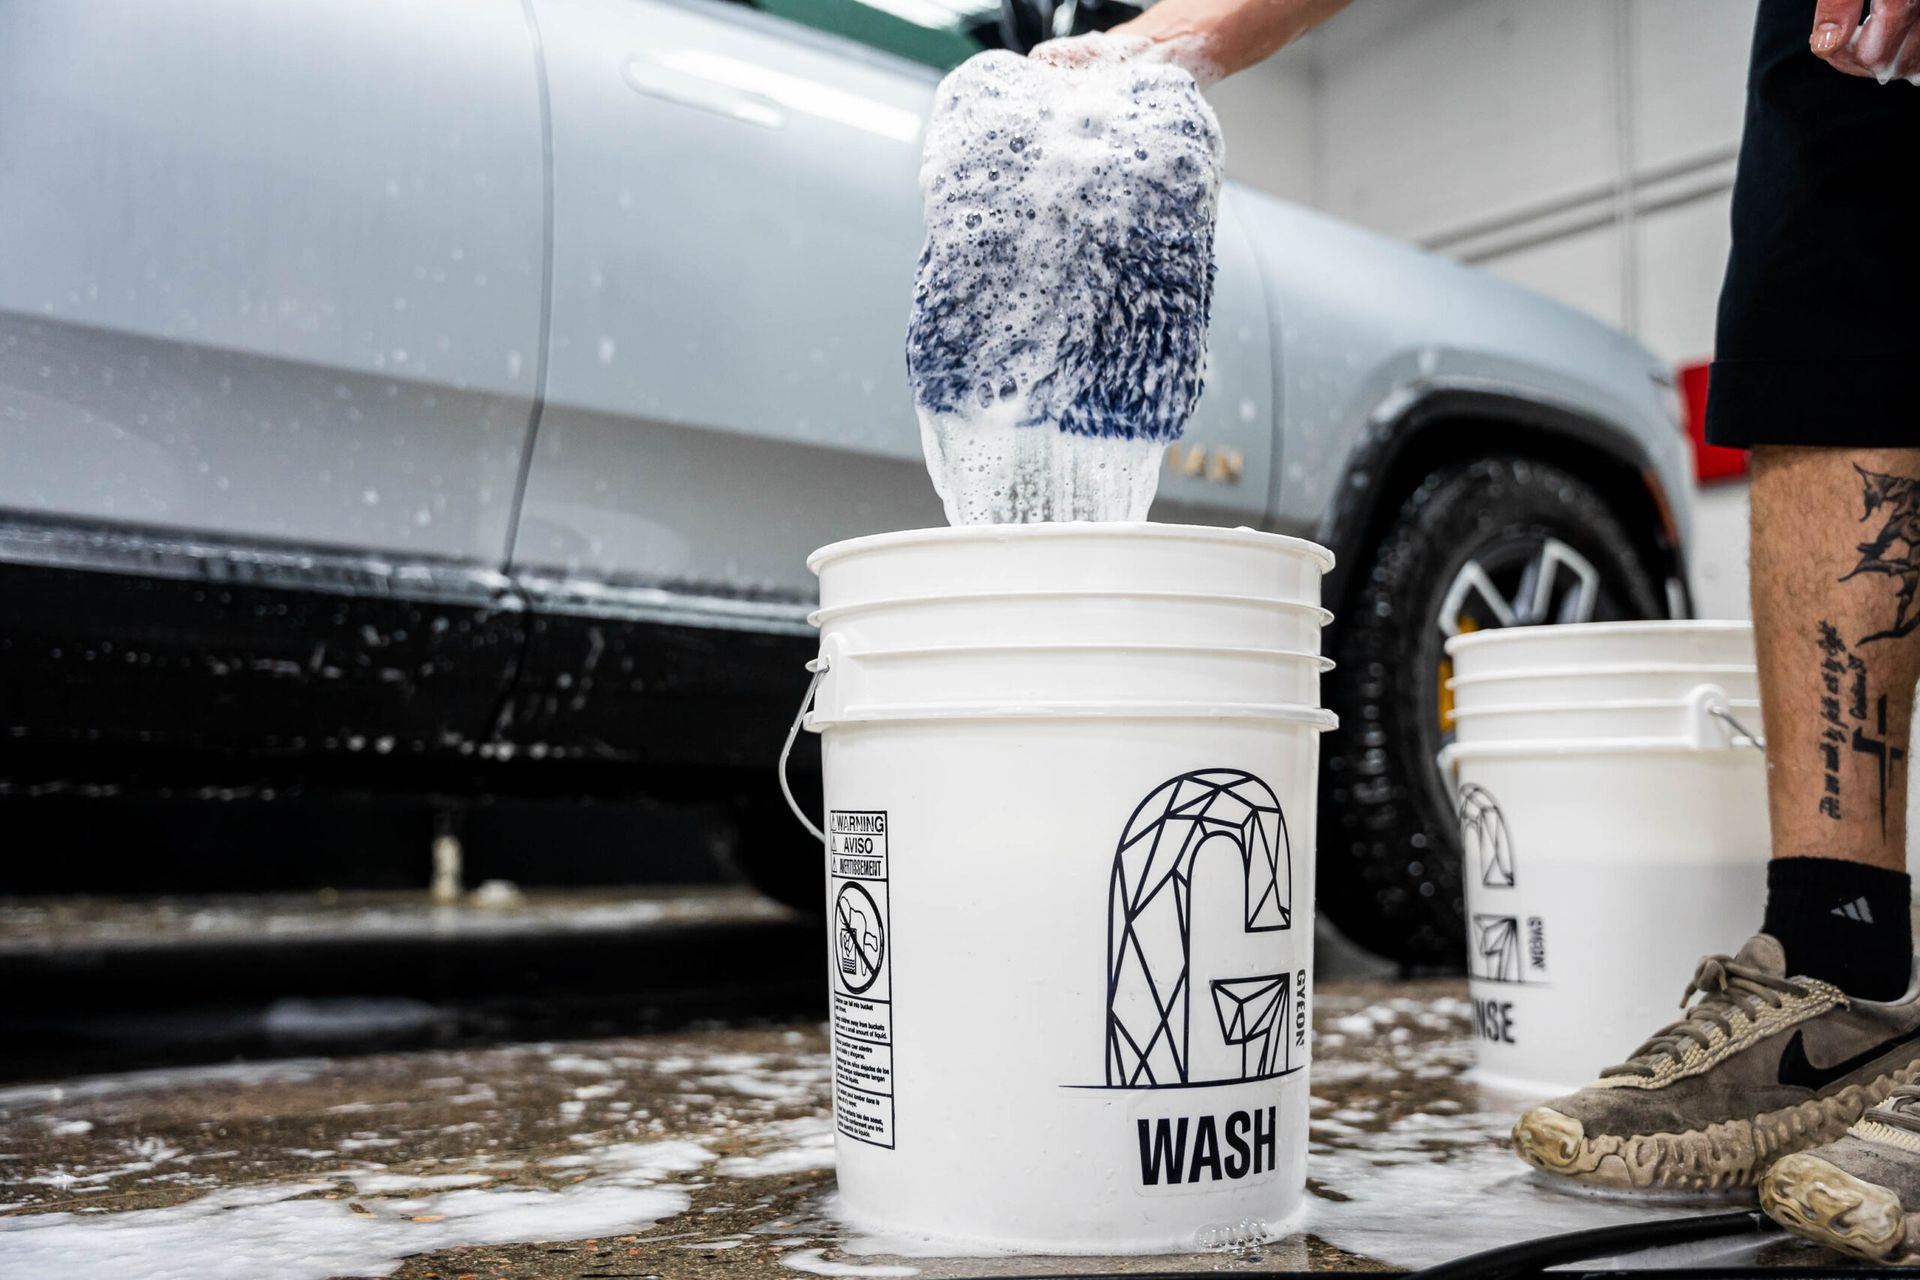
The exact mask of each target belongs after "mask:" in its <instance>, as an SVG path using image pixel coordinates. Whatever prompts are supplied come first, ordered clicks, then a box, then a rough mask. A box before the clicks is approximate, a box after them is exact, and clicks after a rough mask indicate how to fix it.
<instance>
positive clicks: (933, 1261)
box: [0, 979, 1833, 1280]
mask: <svg viewBox="0 0 1920 1280" xmlns="http://www.w3.org/2000/svg"><path fill="white" fill-rule="evenodd" d="M1469 1012H1470V1010H1469V1006H1468V1003H1467V1001H1466V999H1465V990H1464V985H1463V984H1461V983H1458V982H1455V981H1450V980H1429V981H1416V982H1385V981H1380V980H1372V979H1367V980H1356V979H1345V980H1328V981H1323V982H1322V983H1321V984H1320V986H1319V989H1318V991H1317V999H1316V1008H1315V1012H1314V1025H1315V1033H1316V1039H1315V1046H1316V1047H1315V1061H1314V1064H1313V1067H1312V1087H1313V1125H1312V1133H1311V1140H1312V1145H1311V1154H1310V1158H1309V1166H1308V1172H1309V1177H1310V1180H1311V1181H1310V1185H1309V1192H1310V1195H1309V1203H1308V1206H1307V1208H1306V1209H1305V1210H1304V1211H1303V1212H1302V1214H1301V1215H1299V1216H1298V1217H1296V1219H1295V1220H1293V1221H1290V1222H1287V1223H1275V1224H1269V1225H1270V1226H1271V1227H1272V1228H1273V1229H1274V1231H1275V1232H1276V1233H1278V1238H1277V1239H1275V1240H1273V1241H1271V1242H1269V1243H1264V1244H1260V1245H1257V1246H1252V1247H1242V1248H1236V1249H1228V1250H1215V1251H1210V1252H1201V1253H1195V1254H1192V1255H1186V1256H1180V1257H1155V1258H1033V1257H1010V1256H998V1257H973V1258H952V1257H941V1256H938V1252H937V1250H935V1249H933V1248H931V1247H930V1246H928V1245H926V1244H924V1243H922V1242H916V1241H912V1240H899V1239H876V1238H872V1237H868V1236H864V1235H862V1234H860V1233H858V1232H855V1231H851V1230H849V1229H847V1228H845V1227H843V1226H841V1225H840V1224H839V1223H838V1222H837V1221H836V1220H835V1217H834V1199H833V1173H832V1129H831V1119H830V1113H829V1098H830V1090H829V1085H830V1068H829V1063H828V1057H827V1041H826V1035H825V1032H824V1028H823V1027H822V1026H821V1025H820V1024H819V1023H818V1022H817V1021H815V1020H813V1019H811V1018H809V1019H806V1020H803V1021H793V1020H784V1021H771V1022H760V1023H755V1024H751V1025H738V1024H735V1025H722V1024H719V1023H712V1024H696V1025H691V1026H681V1027H679V1028H676V1029H672V1030H663V1031H659V1032H655V1033H651V1034H643V1035H618V1036H599V1037H593V1038H585V1039H577V1040H564V1041H551V1042H539V1043H512V1044H502V1045H493V1046H468V1047H437V1048H436V1047H423V1048H412V1049H408V1050H405V1051H398V1052H382V1053H371V1054H363V1055H358V1056H331V1057H318V1056H314V1057H293V1058H281V1059H277V1060H267V1061H258V1062H250V1063H242V1064H227V1065H219V1066H182V1067H165V1068H158V1069H151V1070H144V1071H137V1072H126V1073H120V1074H93V1075H87V1076H78V1077H71V1078H66V1079H62V1080H59V1081H56V1082H46V1083H24V1084H17V1085H13V1086H10V1087H6V1088H4V1089H0V1275H6V1276H14V1275H19V1276H32V1277H35V1278H36V1280H65V1278H66V1277H89V1278H92V1277H100V1276H126V1277H170V1276H180V1277H193V1280H208V1278H210V1277H211V1278H215V1280H217V1278H219V1277H227V1276H232V1277H248V1278H249V1280H252V1278H254V1277H266V1276H271V1277H277V1278H282V1280H325V1278H326V1277H332V1276H387V1275H394V1276H399V1277H403V1278H405V1280H479V1278H480V1277H528V1278H530V1280H549V1278H552V1280H560V1278H563V1277H564V1278H566V1280H601V1278H607V1277H646V1276H653V1277H661V1278H663V1280H665V1278H671V1277H682V1276H700V1277H723V1278H726V1280H733V1278H736V1277H737V1278H739V1280H755V1278H761V1277H766V1278H771V1277H782V1278H783V1280H792V1277H794V1276H795V1275H796V1274H801V1275H806V1274H812V1275H851V1276H909V1275H921V1276H927V1277H934V1278H937V1277H969V1276H1006V1275H1041V1274H1046V1275H1060V1274H1069V1273H1072V1274H1087V1273H1104V1272H1115V1271H1122V1272H1125V1271H1139V1272H1146V1271H1155V1272H1165V1271H1169V1270H1183V1271H1196V1272H1197V1271H1255V1272H1259V1271H1298V1270H1323V1271H1340V1270H1383V1269H1402V1268H1408V1267H1416V1266H1421V1265H1426V1264H1431V1263H1434V1262H1439V1261H1442V1260H1445V1259H1447V1258H1451V1257H1455V1256H1459V1255H1464V1254H1467V1253H1471V1252H1474V1251H1476V1250H1478V1249H1483V1248H1487V1247H1491V1246H1493V1245H1496V1244H1501V1243H1507V1242H1511V1241H1515V1240H1520V1239H1523V1238H1528V1237H1532V1236H1536V1235H1542V1234H1549V1233H1553V1232H1558V1231H1569V1230H1575V1229H1579V1228H1583V1227H1590V1226H1600V1225H1609V1224H1615V1223H1622V1222H1629V1221H1636V1220H1643V1219H1646V1218H1649V1217H1656V1216H1666V1215H1674V1214H1680V1213H1696V1212H1702V1211H1705V1210H1712V1209H1715V1208H1725V1207H1729V1206H1727V1205H1726V1204H1724V1203H1722V1204H1718V1205H1714V1204H1709V1205H1704V1206H1703V1205H1698V1204H1694V1205H1675V1204H1660V1205H1653V1206H1648V1205H1644V1204H1634V1203H1620V1202H1615V1201H1609V1200H1596V1199H1592V1198H1585V1197H1575V1196H1569V1195H1567V1194H1565V1193H1564V1192H1559V1191H1555V1190H1552V1189H1550V1188H1547V1187H1545V1186H1543V1185H1542V1184H1541V1183H1539V1182H1537V1181H1536V1180H1535V1177H1534V1175H1531V1174H1530V1173H1528V1172H1527V1171H1526V1170H1525V1169H1524V1168H1523V1167H1522V1166H1521V1165H1520V1164H1519V1162H1518V1161H1517V1160H1515V1159H1514V1158H1513V1157H1512V1156H1511V1155H1510V1154H1508V1153H1507V1152H1506V1151H1505V1149H1504V1134H1505V1130H1506V1128H1507V1127H1508V1126H1509V1125H1510V1124H1511V1121H1512V1117H1513V1115H1514V1114H1515V1108H1516V1107H1518V1106H1520V1105H1522V1102H1523V1100H1520V1099H1510V1098H1498V1097H1493V1096H1490V1095H1487V1094H1485V1093H1484V1092H1483V1091H1482V1090H1480V1089H1478V1088H1477V1087H1476V1086H1475V1085H1473V1084H1472V1083H1471V1082H1469V1080H1468V1079H1466V1078H1465V1074H1464V1073H1465V1072H1466V1070H1467V1069H1468V1067H1469V1066H1470V1065H1471V1061H1472V1051H1471V1044H1470V1041H1469V1039H1468V1036H1469V1034H1470V1032H1471V1027H1470V1018H1469ZM1689 1256H1690V1257H1692V1258H1699V1259H1711V1260H1712V1261H1714V1262H1716V1263H1722V1264H1727V1263H1743V1262H1746V1263H1750V1262H1761V1263H1774V1262H1777V1263H1782V1264H1788V1265H1806V1264H1810V1263H1826V1262H1831V1261H1833V1260H1832V1259H1829V1258H1826V1257H1824V1256H1822V1255H1820V1254H1818V1253H1816V1252H1814V1251H1812V1250H1810V1249H1806V1248H1803V1247H1801V1246H1798V1245H1795V1244H1789V1243H1785V1242H1782V1241H1780V1240H1778V1239H1775V1240H1773V1241H1766V1242H1761V1243H1759V1244H1757V1245H1756V1244H1755V1243H1754V1242H1751V1241H1742V1242H1736V1243H1735V1244H1732V1245H1729V1246H1723V1247H1721V1248H1720V1249H1719V1250H1718V1251H1717V1252H1716V1251H1714V1250H1712V1249H1708V1248H1707V1247H1705V1246H1702V1248H1701V1250H1700V1251H1696V1253H1694V1254H1693V1255H1689ZM1663 1260H1665V1261H1668V1262H1672V1261H1674V1260H1675V1258H1674V1257H1672V1256H1667V1257H1665V1258H1664V1259H1663Z"/></svg>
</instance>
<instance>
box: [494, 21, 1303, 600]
mask: <svg viewBox="0 0 1920 1280" xmlns="http://www.w3.org/2000/svg"><path fill="white" fill-rule="evenodd" d="M534 9H535V12H536V14H537V15H538V18H539V23H540V28H541V34H542V38H543V41H544V45H545V48H546V53H547V64H548V77H549V81H550V84H551V92H552V99H553V136H554V178H555V201H554V300H553V331H552V338H551V343H550V349H549V362H550V363H549V369H548V377H547V397H546V406H545V409H544V411H543V414H542V419H541V424H540V428H539V435H538V440H537V442H536V445H535V448H534V451H533V465H532V468H531V470H530V472H529V476H528V481H527V495H526V504H525V509H524V511H523V514H522V522H521V528H520V531H519V536H518V538H517V541H516V544H515V568H516V576H517V577H518V578H519V579H520V580H521V581H523V582H524V583H526V584H528V585H529V587H530V589H532V590H533V591H534V593H535V595H536V598H539V597H541V596H547V597H550V598H552V599H554V600H556V601H557V602H558V603H559V604H560V605H561V606H562V607H564V606H565V604H566V601H567V598H568V597H570V596H578V595H580V594H582V593H583V592H584V593H586V594H587V595H590V596H592V597H593V598H594V599H595V600H604V599H605V597H604V596H603V595H601V594H600V590H601V586H602V584H605V583H607V582H609V581H612V582H622V583H629V584H634V585H636V586H639V587H641V588H643V589H651V588H654V587H660V586H665V587H668V588H672V589H675V590H677V591H678V592H680V593H682V594H684V595H690V596H701V595H707V596H710V595H715V594H725V595H730V596H739V595H743V594H744V595H747V596H749V597H755V598H762V599H773V600H792V601H800V600H805V599H810V598H811V596H812V592H813V586H812V580H811V577H810V576H809V575H808V573H807V571H806V568H805V564H804V558H805V554H806V552H807V551H808V550H810V549H812V548H813V547H816V546H820V545H822V544H824V543H826V542H830V541H832V540H834V539H836V538H840V537H846V536H851V535H855V534H861V533H871V532H877V531H881V530H887V529H899V528H912V527H916V526H926V525H939V524H943V523H945V518H944V515H943V514H942V511H941V508H940V505H939V502H938V501H937V499H936V497H935V495H934V492H933V489H932V486H931V484H930V483H929V482H928V480H927V477H926V471H925V466H924V463H923V461H922V457H921V451H920V439H919V430H918V426H917V423H916V419H915V416H914V412H913V405H912V400H911V396H910V394H909V391H908V387H907V381H906V373H905V367H904V357H903V341H904V337H905V329H906V321H907V313H908V308H909V305H910V301H911V297H912V287H913V274H914V264H915V261H916V259H917V256H918V253H919V248H920V244H921V240H922V237H923V227H922V221H921V213H920V196H919V190H918V183H917V175H918V169H919V163H920V151H921V135H922V129H923V124H924V120H925V116H926V112H927V110H928V108H929V106H930V104H931V99H932V92H933V87H934V85H935V84H936V83H937V81H938V78H939V75H940V72H941V69H942V67H944V66H947V65H951V64H952V63H954V62H957V61H958V60H960V59H961V58H963V57H964V56H966V55H967V54H968V53H969V52H972V51H974V50H975V49H977V48H979V47H980V43H979V40H978V38H977V36H976V34H974V33H977V32H978V31H979V30H980V29H981V28H980V27H979V25H978V24H979V23H980V22H987V23H989V24H990V23H991V22H992V21H993V18H992V16H991V15H993V14H997V13H998V12H999V7H998V6H997V5H969V4H966V3H961V2H958V0H956V2H954V3H948V4H936V5H915V6H912V7H911V12H910V13H909V14H908V17H902V16H900V15H901V14H902V13H903V12H906V11H905V10H903V9H902V7H901V6H898V5H885V6H882V5H878V4H874V5H867V4H864V3H858V2H857V0H845V2H842V3H835V4H817V5H806V4H794V3H786V2H784V0H764V2H763V3H761V4H758V5H755V6H749V5H746V4H729V3H720V2H718V0H674V2H668V0H637V2H636V0H534ZM769 10H772V11H776V12H768V11H769ZM780 13H791V14H793V15H794V17H795V18H796V19H797V18H805V19H806V23H805V24H804V25H803V23H802V22H801V21H798V20H789V19H787V18H783V17H781V16H777V14H780ZM943 15H944V17H943ZM909 18H910V19H911V20H909ZM823 28H825V29H823ZM916 59H917V60H916ZM1219 243H1220V255H1221V276H1220V284H1219V289H1218V297H1217V301H1216V310H1215V321H1214V355H1213V359H1212V374H1211V378H1210V385H1209V388H1208V390H1207V392H1206V396H1205V397H1204V398H1203V401H1202V408H1201V411H1200V413H1199V414H1198V415H1197V417H1196V420H1195V424H1194V431H1193V433H1192V434H1193V438H1194V442H1195V443H1197V444H1198V445H1200V446H1201V451H1200V453H1199V454H1198V455H1196V454H1195V453H1194V451H1193V448H1192V446H1189V447H1188V448H1186V449H1184V450H1183V451H1182V452H1181V453H1180V454H1179V455H1178V458H1177V460H1176V464H1175V465H1174V466H1173V467H1172V468H1171V469H1170V470H1171V472H1172V474H1170V476H1169V478H1168V480H1167V483H1166V484H1165V485H1164V486H1163V492H1164V495H1165V496H1164V498H1163V501H1162V504H1161V506H1160V508H1158V509H1157V514H1158V515H1159V516H1160V518H1163V519H1165V518H1175V519H1194V520H1204V521H1209V522H1216V523H1243V522H1244V523H1255V522H1257V521H1258V520H1259V518H1260V515H1261V513H1262V511H1263V510H1264V507H1265V502H1266V496H1267V486H1268V481H1269V471H1270V454H1269V445H1268V441H1269V440H1270V438H1271V433H1270V426H1271V421H1272V368H1271V363H1270V354H1269V348H1268V332H1267V323H1266V317H1265V311H1264V303H1263V302H1262V291H1261V289H1260V286H1259V282H1258V279H1257V277H1256V275H1255V268H1254V265H1253V260H1252V255H1251V252H1250V250H1249V249H1248V246H1247V244H1246V241H1245V237H1244V235H1243V234H1242V232H1241V231H1240V229H1239V227H1238V225H1237V223H1235V222H1234V221H1233V219H1232V217H1231V215H1229V216H1228V217H1227V218H1226V219H1225V220H1224V221H1223V225H1222V232H1221V236H1220V241H1219Z"/></svg>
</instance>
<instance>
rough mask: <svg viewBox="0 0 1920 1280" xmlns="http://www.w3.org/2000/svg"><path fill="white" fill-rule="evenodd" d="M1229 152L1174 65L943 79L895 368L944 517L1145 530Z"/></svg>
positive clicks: (1179, 401) (1187, 395)
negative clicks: (906, 389) (912, 408)
mask: <svg viewBox="0 0 1920 1280" xmlns="http://www.w3.org/2000/svg"><path fill="white" fill-rule="evenodd" d="M1220 155H1221V148H1220V130H1219V126H1218V124H1217V122H1216V121H1215V120H1214V116H1213V112H1212V111H1211V110H1210V109H1209V108H1208V106H1207V104H1206V101H1205V99H1203V98H1202V97H1201V96H1200V93H1199V90H1198V88H1197V86H1196V85H1195V83H1194V80H1193V77H1192V76H1191V75H1190V74H1188V73H1187V72H1186V71H1184V70H1182V69H1180V68H1178V67H1175V66H1171V65H1167V64H1164V63H1154V62H1116V63H1108V64H1100V63H1096V64H1093V65H1090V66H1082V67H1075V68H1072V69H1062V68H1057V67H1052V66H1047V65H1045V64H1042V63H1037V62H1033V61H1031V60H1028V59H1025V58H1020V57H1016V56H1014V55H1013V54H1010V53H1001V52H994V53H984V54H981V55H979V56H978V57H975V58H973V59H970V60H969V61H968V62H966V63H964V64H962V65H961V66H960V67H959V68H957V69H956V70H955V71H954V72H953V73H952V74H950V75H949V76H948V77H947V78H946V79H945V80H944V81H943V82H942V83H941V85H940V88H939V91H938V96H937V98H936V100H935V104H934V111H933V116H932V118H931V120H930V122H929V124H928V127H927V142H926V158H925V162H924V164H923V166H922V168H921V172H920V185H921V192H922V194H923V196H924V197H925V200H926V217H927V243H926V248H925V249H924V250H923V251H922V253H921V256H920V268H919V274H918V278H917V280H916V281H915V288H914V305H913V319H912V322H911V324H910V325H909V327H908V331H907V370H908V374H909V376H910V378H911V380H912V383H913V390H914V402H915V405H916V407H917V408H918V410H919V416H920V422H921V437H922V441H923V443H924V444H925V446H926V450H927V462H928V469H929V471H930V473H931V474H932V475H933V478H934V484H935V487H936V488H937V489H938V490H939V491H940V495H941V497H942V499H943V500H944V501H945V502H946V506H947V516H948V519H949V520H951V521H952V522H953V523H955V524H983V523H996V524H1004V523H1026V522H1031V521H1037V520H1139V519H1144V518H1145V516H1146V512H1147V507H1148V505H1149V504H1150V503H1151V502H1152V500H1153V491H1154V488H1155V486H1156V485H1157V483H1158V479H1159V460H1160V454H1161V452H1162V450H1163V449H1164V448H1165V446H1166V445H1167V444H1168V443H1169V442H1170V441H1173V440H1176V439H1178V438H1179V436H1180V433H1181V431H1182V429H1183V428H1184V427H1185V426H1186V421H1187V418H1188V417H1189V416H1190V415H1191V414H1192V413H1193V408H1194V405H1195V404H1196V403H1197V401H1198V400H1199V398H1200V388H1201V378H1202V366H1203V364H1204V361H1205V358H1206V334H1207V312H1208V306H1209V303H1210V301H1211V297H1212V292H1213V269H1214V268H1213V228H1214V218H1215V212H1216V209H1217V204H1218V197H1219V189H1220Z"/></svg>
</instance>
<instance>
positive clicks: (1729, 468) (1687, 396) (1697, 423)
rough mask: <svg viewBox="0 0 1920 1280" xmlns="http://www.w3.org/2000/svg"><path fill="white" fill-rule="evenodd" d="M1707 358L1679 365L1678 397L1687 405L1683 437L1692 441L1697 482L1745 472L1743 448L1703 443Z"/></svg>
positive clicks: (1705, 436)
mask: <svg viewBox="0 0 1920 1280" xmlns="http://www.w3.org/2000/svg"><path fill="white" fill-rule="evenodd" d="M1711 368H1712V363H1711V362H1710V361H1705V360H1703V361H1701V362H1700V363H1699V364H1689V365H1682V366H1681V368H1680V398H1681V400H1682V401H1683V402H1684V403H1685V404H1686V407H1687V437H1688V438H1689V439H1691V440H1692V441H1693V478H1694V479H1696V480H1698V481H1699V482H1700V483H1701V484H1712V483H1713V482H1714V481H1716V480H1732V479H1736V478H1737V477H1740V476H1743V475H1745V474H1747V451H1746V450H1745V449H1723V448H1721V447H1720V446H1719V445H1715V444H1708V443H1707V373H1708V370H1709V369H1711Z"/></svg>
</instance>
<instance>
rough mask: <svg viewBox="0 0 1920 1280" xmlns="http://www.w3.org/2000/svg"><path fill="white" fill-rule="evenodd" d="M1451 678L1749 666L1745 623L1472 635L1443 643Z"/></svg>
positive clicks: (1594, 625)
mask: <svg viewBox="0 0 1920 1280" xmlns="http://www.w3.org/2000/svg"><path fill="white" fill-rule="evenodd" d="M1447 654H1448V656H1449V657H1451V658H1452V659H1453V674H1454V675H1455V676H1456V677H1458V678H1460V679H1467V678H1470V677H1474V676H1480V675H1514V674H1518V673H1520V672H1526V671H1537V670H1543V669H1544V670H1578V669H1581V668H1586V667H1620V666H1674V665H1680V666H1735V667H1740V666H1744V667H1751V666H1753V626H1752V624H1751V623H1746V622H1717V621H1710V622H1588V623H1581V624H1578V625H1574V626H1558V627H1509V628H1504V629H1501V630H1496V631H1475V632H1472V633H1471V634H1468V635H1461V636H1455V637H1453V638H1452V639H1451V640H1449V641H1447Z"/></svg>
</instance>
